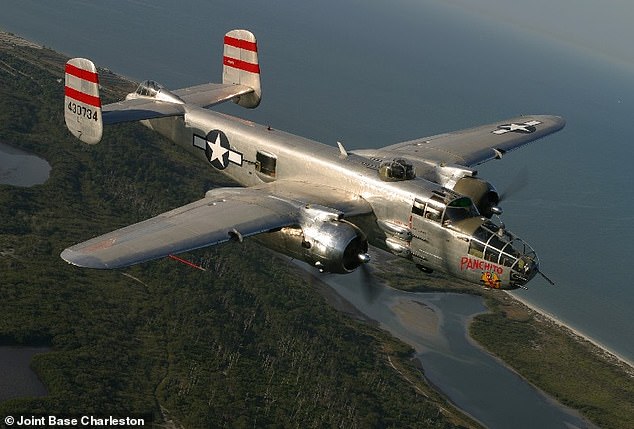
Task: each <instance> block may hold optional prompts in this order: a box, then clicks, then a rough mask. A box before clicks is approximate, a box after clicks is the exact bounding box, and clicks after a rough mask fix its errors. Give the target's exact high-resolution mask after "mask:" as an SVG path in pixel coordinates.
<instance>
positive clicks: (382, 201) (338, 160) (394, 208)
mask: <svg viewBox="0 0 634 429" xmlns="http://www.w3.org/2000/svg"><path fill="white" fill-rule="evenodd" d="M260 99H261V88H260V66H259V62H258V49H257V43H256V39H255V37H254V35H253V34H252V33H250V32H249V31H246V30H232V31H230V32H228V33H227V34H226V35H225V37H224V58H223V73H222V83H221V84H203V85H198V86H193V87H189V88H184V89H179V90H176V91H169V90H167V89H166V88H164V87H163V86H161V85H159V84H157V83H156V82H154V81H145V82H143V83H141V84H140V85H139V87H138V89H137V90H136V91H135V92H134V93H131V94H128V96H127V97H126V99H125V100H123V101H120V102H118V103H113V104H108V105H105V106H101V100H100V97H99V77H98V73H97V69H96V68H95V65H94V64H93V63H92V62H91V61H90V60H87V59H83V58H74V59H71V60H69V61H68V63H67V64H66V70H65V101H64V112H65V121H66V125H67V127H68V129H69V130H70V131H71V132H72V134H74V135H75V136H76V137H78V138H79V139H80V140H82V141H83V142H85V143H88V144H96V143H98V142H99V141H100V140H101V137H102V131H103V125H104V124H115V123H120V122H128V121H141V123H142V124H143V125H145V126H147V127H148V128H150V129H152V130H155V131H157V132H158V133H160V134H162V135H164V136H166V137H168V138H170V139H171V140H173V141H174V142H176V143H178V144H180V145H182V146H184V147H185V148H187V149H190V150H192V151H194V152H195V153H197V154H198V156H199V157H200V158H202V159H204V160H205V162H207V163H208V164H210V165H211V167H212V168H215V169H217V170H220V171H221V172H222V173H224V174H226V175H227V176H228V177H230V178H231V179H233V180H235V181H236V182H238V183H239V184H240V185H242V186H244V187H233V188H217V189H212V190H210V191H208V192H207V193H206V195H205V196H204V198H202V199H200V200H198V201H195V202H193V203H191V204H187V205H185V206H183V207H179V208H176V209H174V210H171V211H168V212H166V213H163V214H160V215H158V216H156V217H154V218H151V219H148V220H145V221H143V222H139V223H137V224H134V225H130V226H127V227H124V228H122V229H119V230H116V231H113V232H110V233H108V234H105V235H102V236H99V237H96V238H93V239H91V240H88V241H86V242H84V243H81V244H77V245H75V246H72V247H70V248H68V249H66V250H64V251H63V252H62V254H61V257H62V258H63V259H64V260H66V261H67V262H69V263H71V264H74V265H78V266H81V267H90V268H101V269H115V268H121V267H126V266H129V265H133V264H138V263H141V262H145V261H149V260H153V259H157V258H162V257H166V256H172V255H174V254H178V253H181V252H186V251H191V250H194V249H199V248H203V247H206V246H211V245H214V244H218V243H223V242H226V241H229V240H237V241H242V240H243V239H244V238H246V237H249V236H257V237H256V238H257V240H258V241H260V242H261V243H263V244H264V245H265V246H267V247H269V248H271V249H274V250H276V251H278V252H281V253H283V254H285V255H288V256H291V257H293V258H296V259H299V260H302V261H305V262H307V263H309V264H311V265H313V266H314V267H316V268H317V269H319V270H320V271H325V272H331V273H350V272H352V271H354V270H355V269H356V268H358V267H359V266H360V265H362V264H365V263H367V262H369V260H370V258H369V256H368V253H367V252H368V246H369V245H371V246H375V247H378V248H381V249H384V250H386V251H388V252H391V253H394V254H395V255H398V256H400V257H402V258H405V259H408V260H410V261H411V262H412V263H414V264H416V266H417V267H419V268H420V269H421V271H423V272H425V273H429V272H432V271H433V270H438V271H440V272H444V273H447V274H449V275H451V276H455V277H458V278H460V279H464V280H467V281H469V282H473V283H476V284H481V285H484V286H485V287H488V288H500V289H514V288H518V287H525V285H526V283H528V282H529V281H530V280H531V279H532V278H533V277H534V276H535V275H536V274H537V273H539V272H540V271H539V260H538V257H537V254H536V253H535V251H534V250H533V249H532V248H531V247H530V246H529V245H528V244H527V243H526V242H525V241H523V240H522V239H520V238H519V237H517V236H516V235H514V234H512V233H511V232H510V231H508V230H507V229H506V228H505V227H504V226H503V224H497V223H494V222H493V221H491V218H492V217H493V216H494V215H499V214H501V209H500V208H499V206H498V204H499V200H500V195H499V194H498V192H497V191H496V189H495V188H494V187H493V185H491V184H490V183H489V182H487V181H485V180H483V179H481V178H479V177H477V171H476V170H474V167H476V166H477V165H479V164H482V163H484V162H487V161H490V160H493V159H499V158H501V157H502V156H503V155H504V154H505V153H507V152H509V151H511V150H514V149H517V148H519V147H521V146H524V145H525V144H527V143H529V142H531V141H533V140H536V139H538V138H541V137H543V136H546V135H548V134H551V133H553V132H556V131H558V130H560V129H561V128H563V127H564V124H565V121H564V120H563V119H562V118H560V117H557V116H546V115H539V116H522V117H518V118H513V119H509V120H506V121H502V122H498V123H494V124H491V125H484V126H480V127H477V128H473V129H468V130H464V131H458V132H452V133H447V134H441V135H436V136H432V137H425V138H419V139H416V140H412V141H406V142H402V143H397V144H393V145H390V146H386V147H383V148H381V149H367V150H354V151H347V150H346V149H345V148H344V147H343V145H341V144H340V143H338V147H334V146H328V145H324V144H321V143H318V142H315V141H311V140H308V139H305V138H301V137H298V136H295V135H291V134H288V133H284V132H281V131H278V130H275V129H272V128H271V127H267V126H261V125H258V124H255V123H252V122H250V121H247V120H243V119H239V118H236V117H232V116H229V115H225V114H220V113H217V112H213V111H210V110H208V109H207V108H208V107H210V106H213V105H216V104H219V103H222V102H225V101H230V100H231V101H233V102H235V103H237V104H238V105H240V106H243V107H246V108H255V107H257V106H258V104H259V103H260Z"/></svg>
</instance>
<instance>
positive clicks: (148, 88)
mask: <svg viewBox="0 0 634 429" xmlns="http://www.w3.org/2000/svg"><path fill="white" fill-rule="evenodd" d="M162 89H163V87H162V86H161V85H160V84H159V83H157V82H155V81H153V80H144V81H143V82H141V83H140V84H139V86H138V88H137V89H136V91H135V92H136V94H137V95H142V96H144V97H156V94H158V93H159V91H161V90H162Z"/></svg>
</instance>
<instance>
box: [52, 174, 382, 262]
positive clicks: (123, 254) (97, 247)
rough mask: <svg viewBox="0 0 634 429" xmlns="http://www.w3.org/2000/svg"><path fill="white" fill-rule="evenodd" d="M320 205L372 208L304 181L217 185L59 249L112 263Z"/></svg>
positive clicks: (246, 231)
mask: <svg viewBox="0 0 634 429" xmlns="http://www.w3.org/2000/svg"><path fill="white" fill-rule="evenodd" d="M310 205H321V206H325V207H328V208H330V209H334V210H337V211H339V212H341V213H342V214H343V215H344V216H357V215H362V214H366V213H371V212H372V208H371V207H370V205H369V204H368V203H367V202H366V201H365V200H364V199H362V198H361V197H358V196H355V195H351V194H349V193H346V192H344V191H341V190H338V189H333V188H329V187H324V186H322V185H315V184H311V183H305V182H290V181H280V182H275V183H269V184H264V185H260V186H257V187H252V188H218V189H213V190H211V191H209V192H207V194H206V196H205V198H203V199H201V200H198V201H195V202H193V203H191V204H187V205H185V206H182V207H179V208H177V209H174V210H171V211H169V212H166V213H163V214H160V215H158V216H156V217H153V218H151V219H148V220H145V221H143V222H139V223H136V224H134V225H130V226H126V227H124V228H121V229H118V230H116V231H113V232H110V233H107V234H104V235H102V236H99V237H96V238H93V239H91V240H88V241H85V242H83V243H80V244H77V245H75V246H72V247H70V248H68V249H66V250H64V251H63V252H62V254H61V257H62V259H64V260H65V261H66V262H68V263H70V264H73V265H78V266H80V267H87V268H101V269H112V268H122V267H127V266H129V265H134V264H138V263H141V262H145V261H150V260H152V259H158V258H162V257H165V256H168V255H171V254H177V253H182V252H187V251H189V250H194V249H200V248H202V247H207V246H212V245H214V244H220V243H223V242H225V241H229V240H232V239H234V240H236V239H237V240H242V238H243V237H249V236H252V235H256V234H260V233H263V232H269V231H272V230H276V229H279V228H282V227H285V226H291V225H298V224H299V223H301V221H302V215H303V209H304V208H305V207H306V206H310Z"/></svg>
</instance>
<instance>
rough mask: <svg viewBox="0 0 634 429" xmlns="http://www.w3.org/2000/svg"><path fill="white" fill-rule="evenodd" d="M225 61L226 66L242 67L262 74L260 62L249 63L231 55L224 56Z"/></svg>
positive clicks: (241, 68)
mask: <svg viewBox="0 0 634 429" xmlns="http://www.w3.org/2000/svg"><path fill="white" fill-rule="evenodd" d="M223 63H224V65H226V66H229V67H233V68H234V69H240V70H244V71H248V72H251V73H257V74H260V66H259V65H258V64H253V63H248V62H246V61H242V60H236V59H235V58H231V57H224V59H223Z"/></svg>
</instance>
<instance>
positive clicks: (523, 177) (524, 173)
mask: <svg viewBox="0 0 634 429" xmlns="http://www.w3.org/2000/svg"><path fill="white" fill-rule="evenodd" d="M526 185H528V168H527V167H526V166H524V167H523V168H522V169H521V170H519V171H518V172H517V174H516V175H515V177H513V180H511V181H510V182H509V183H508V184H507V185H506V189H505V190H504V191H503V192H500V194H499V202H502V201H504V200H506V199H507V198H508V197H509V196H510V195H512V194H516V193H518V192H520V191H521V190H522V189H524V188H525V187H526Z"/></svg>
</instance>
